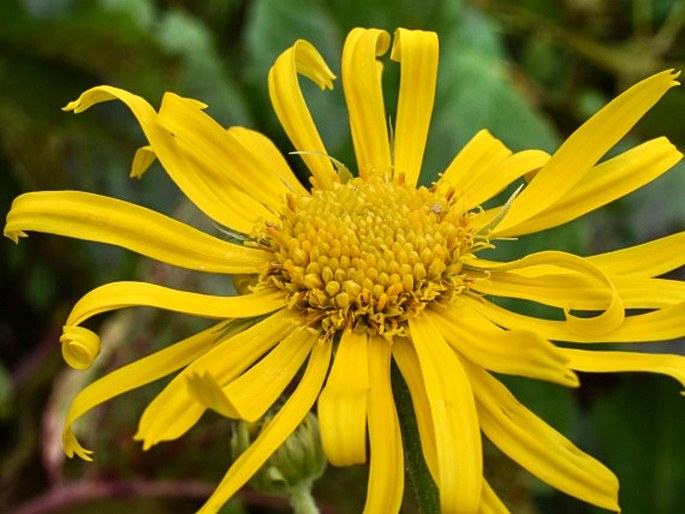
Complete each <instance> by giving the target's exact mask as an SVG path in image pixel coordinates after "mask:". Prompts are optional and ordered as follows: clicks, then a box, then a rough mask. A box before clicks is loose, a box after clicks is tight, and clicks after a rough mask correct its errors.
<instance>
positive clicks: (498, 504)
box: [478, 480, 509, 514]
mask: <svg viewBox="0 0 685 514" xmlns="http://www.w3.org/2000/svg"><path fill="white" fill-rule="evenodd" d="M478 513H479V514H509V509H507V506H506V505H504V503H503V502H502V500H500V499H499V496H497V493H495V491H493V490H492V487H490V484H488V482H487V480H483V498H482V501H481V504H480V511H478Z"/></svg>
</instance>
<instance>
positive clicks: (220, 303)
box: [60, 281, 285, 369]
mask: <svg viewBox="0 0 685 514" xmlns="http://www.w3.org/2000/svg"><path fill="white" fill-rule="evenodd" d="M284 306H285V299H284V296H283V293H281V292H280V291H260V292H257V293H251V294H247V295H243V296H214V295H205V294H200V293H191V292H187V291H179V290H177V289H170V288H168V287H163V286H159V285H156V284H149V283H147V282H132V281H126V282H110V283H109V284H105V285H102V286H100V287H97V288H95V289H93V290H92V291H90V292H88V293H87V294H86V295H84V296H83V297H81V299H80V300H79V301H78V302H76V304H75V305H74V307H73V308H72V310H71V313H70V314H69V317H68V318H67V321H66V324H65V326H64V332H63V334H62V337H61V338H60V342H61V343H62V354H63V355H64V359H65V360H66V361H67V363H69V365H70V366H72V367H75V368H77V369H87V368H89V367H90V366H91V365H92V363H93V358H94V357H95V356H97V352H95V354H94V355H93V354H92V353H93V352H88V351H86V353H84V348H83V340H84V337H86V335H85V334H83V333H81V332H82V331H88V330H87V329H85V328H83V327H80V326H79V325H81V324H82V323H83V322H84V321H86V320H87V319H89V318H91V317H93V316H95V315H97V314H101V313H103V312H108V311H112V310H118V309H124V308H126V307H155V308H158V309H165V310H170V311H174V312H182V313H184V314H190V315H194V316H199V317H203V318H218V319H221V318H250V317H254V316H260V315H262V314H267V313H269V312H273V311H275V310H277V309H280V308H282V307H284ZM77 330H80V331H81V332H79V331H77ZM88 332H89V331H88ZM96 337H97V336H96Z"/></svg>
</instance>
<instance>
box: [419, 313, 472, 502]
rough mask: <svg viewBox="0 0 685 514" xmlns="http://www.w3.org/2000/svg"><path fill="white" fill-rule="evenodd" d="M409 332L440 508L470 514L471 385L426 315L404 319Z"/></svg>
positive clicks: (460, 365)
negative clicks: (428, 422)
mask: <svg viewBox="0 0 685 514" xmlns="http://www.w3.org/2000/svg"><path fill="white" fill-rule="evenodd" d="M409 329H410V333H411V338H412V341H413V343H414V349H415V350H416V355H417V356H418V360H419V363H420V366H421V372H422V375H423V380H424V384H425V386H426V395H427V396H428V398H429V402H430V407H431V414H432V418H433V428H434V430H435V442H436V447H437V448H439V451H438V469H439V471H438V475H439V477H440V483H439V484H438V487H439V489H440V510H441V512H443V513H446V514H449V513H459V514H467V513H474V514H475V513H476V512H478V507H479V505H480V497H481V488H482V481H483V478H482V474H483V460H482V448H481V440H480V430H479V427H478V416H477V414H476V408H475V405H474V399H473V391H472V389H471V384H470V383H469V381H468V377H467V376H466V373H465V372H464V368H463V366H462V364H461V363H460V361H459V359H458V358H457V356H456V355H455V354H454V352H453V351H452V349H451V348H450V347H449V346H448V345H447V343H446V342H445V340H444V339H443V338H442V336H441V335H440V332H438V330H437V329H436V328H435V327H434V326H433V324H432V323H431V322H430V320H429V319H428V318H427V317H418V318H414V319H410V320H409ZM455 459H458V462H459V465H458V466H455Z"/></svg>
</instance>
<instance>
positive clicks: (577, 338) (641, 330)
mask: <svg viewBox="0 0 685 514" xmlns="http://www.w3.org/2000/svg"><path fill="white" fill-rule="evenodd" d="M463 301H464V304H465V305H468V306H469V307H472V308H473V309H475V310H476V311H478V312H480V313H481V314H483V316H485V317H486V318H488V319H489V320H490V321H492V322H493V323H496V324H497V325H500V326H502V327H506V328H509V329H520V330H532V331H535V332H538V333H539V334H540V335H541V336H543V337H545V338H547V339H550V340H554V341H566V342H569V343H650V342H657V341H669V340H672V339H677V338H679V337H683V336H685V324H683V322H682V320H683V319H685V318H684V316H685V302H680V303H677V304H675V305H670V306H668V307H663V308H661V309H658V310H655V311H652V312H647V313H645V314H637V315H634V316H626V318H625V319H624V321H623V323H622V324H621V326H619V327H618V328H616V329H615V330H613V331H611V332H608V333H605V334H593V333H583V332H580V331H577V330H574V329H572V328H571V327H570V326H569V324H568V322H567V321H552V320H548V319H539V318H534V317H532V316H525V315H523V314H518V313H515V312H511V311H509V310H507V309H504V308H502V307H499V306H498V305H495V304H494V303H491V302H488V301H485V300H483V299H482V298H473V297H464V299H463Z"/></svg>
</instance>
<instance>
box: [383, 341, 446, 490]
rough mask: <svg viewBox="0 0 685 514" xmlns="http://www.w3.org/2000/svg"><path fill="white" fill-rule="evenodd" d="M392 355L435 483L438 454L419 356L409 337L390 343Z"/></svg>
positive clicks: (437, 475) (437, 480) (437, 476)
mask: <svg viewBox="0 0 685 514" xmlns="http://www.w3.org/2000/svg"><path fill="white" fill-rule="evenodd" d="M392 356H393V358H394V359H395V362H396V363H397V367H398V368H399V369H400V372H401V373H402V377H404V381H405V382H406V384H407V388H408V389H409V394H410V395H411V403H412V405H413V406H414V414H415V415H416V424H417V426H418V429H419V438H420V440H421V452H422V453H423V458H424V460H425V461H426V466H427V467H428V471H429V472H430V474H431V476H432V477H433V480H434V481H435V483H436V484H439V483H440V474H439V473H440V471H439V469H438V454H437V448H436V441H435V429H434V428H433V417H432V414H431V406H430V402H429V401H428V396H427V394H426V386H425V384H424V382H423V376H422V375H421V366H420V365H419V358H418V357H417V355H416V351H415V350H414V347H413V346H412V345H411V342H410V341H409V339H405V338H396V339H395V340H394V341H393V345H392Z"/></svg>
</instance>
